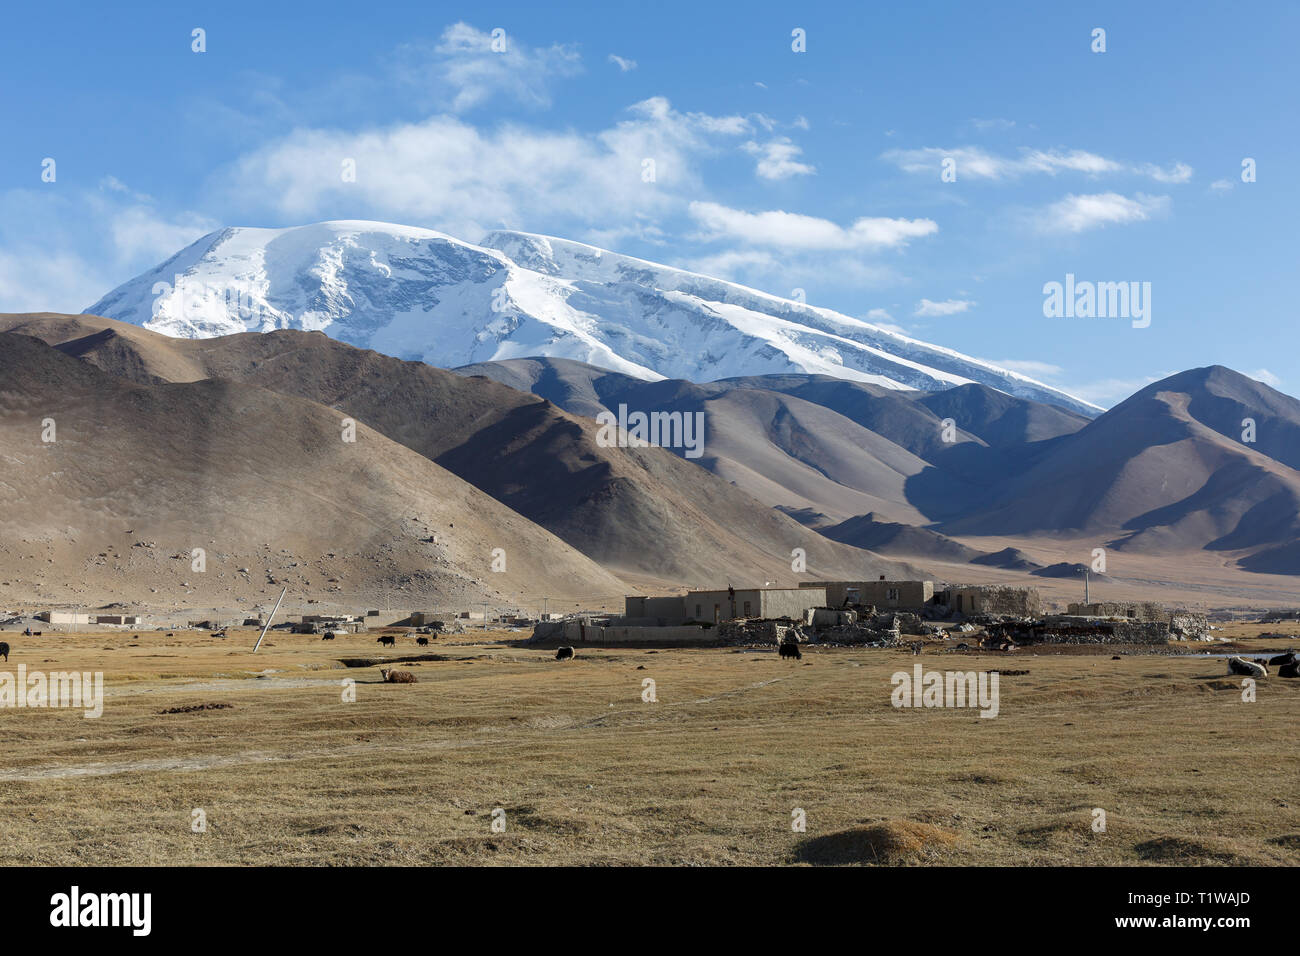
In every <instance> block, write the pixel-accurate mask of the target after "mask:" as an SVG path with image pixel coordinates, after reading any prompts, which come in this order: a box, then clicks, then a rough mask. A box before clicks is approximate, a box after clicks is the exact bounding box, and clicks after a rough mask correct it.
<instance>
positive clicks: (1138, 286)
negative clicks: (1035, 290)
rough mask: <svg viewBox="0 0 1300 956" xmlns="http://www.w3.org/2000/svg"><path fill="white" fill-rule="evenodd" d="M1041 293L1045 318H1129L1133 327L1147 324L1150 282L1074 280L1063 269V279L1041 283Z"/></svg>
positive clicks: (1149, 312)
mask: <svg viewBox="0 0 1300 956" xmlns="http://www.w3.org/2000/svg"><path fill="white" fill-rule="evenodd" d="M1043 295H1044V296H1045V298H1044V299H1043V315H1044V316H1046V317H1047V318H1049V319H1062V318H1064V319H1132V320H1133V328H1135V329H1145V328H1146V327H1147V326H1148V325H1150V324H1151V283H1150V282H1089V281H1087V280H1083V281H1076V280H1075V278H1074V273H1073V272H1067V273H1066V274H1065V282H1064V283H1061V282H1048V283H1046V284H1044V286H1043Z"/></svg>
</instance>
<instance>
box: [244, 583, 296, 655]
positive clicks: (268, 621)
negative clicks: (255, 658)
mask: <svg viewBox="0 0 1300 956" xmlns="http://www.w3.org/2000/svg"><path fill="white" fill-rule="evenodd" d="M288 593H289V589H288V588H287V587H286V588H285V589H284V590H283V591H281V592H280V601H283V600H284V596H285V595H286V594H288ZM280 601H276V602H275V607H274V608H272V609H271V616H270V617H268V618H267V619H266V624H265V625H263V626H262V633H261V634H259V635H257V643H256V644H254V645H253V653H254V654H256V653H257V649H258V648H259V647H261V646H262V638H264V637H266V632H267V631H268V630H270V628H271V622H272V621H273V620H275V612H276V611H278V610H280Z"/></svg>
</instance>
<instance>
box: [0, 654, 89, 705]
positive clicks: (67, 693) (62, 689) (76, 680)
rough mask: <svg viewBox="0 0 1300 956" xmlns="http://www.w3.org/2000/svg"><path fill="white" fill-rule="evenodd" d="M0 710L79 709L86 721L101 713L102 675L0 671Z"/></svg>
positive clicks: (24, 667) (20, 667) (22, 666)
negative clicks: (87, 718)
mask: <svg viewBox="0 0 1300 956" xmlns="http://www.w3.org/2000/svg"><path fill="white" fill-rule="evenodd" d="M0 707H80V708H82V709H84V710H85V716H87V717H89V718H95V717H100V716H102V715H103V713H104V672H103V671H95V672H94V673H91V672H90V671H85V672H84V673H83V672H81V671H52V672H51V673H49V674H46V673H45V672H44V671H31V672H28V670H27V665H26V664H19V665H18V674H17V676H16V677H15V675H14V674H13V673H11V672H10V671H0Z"/></svg>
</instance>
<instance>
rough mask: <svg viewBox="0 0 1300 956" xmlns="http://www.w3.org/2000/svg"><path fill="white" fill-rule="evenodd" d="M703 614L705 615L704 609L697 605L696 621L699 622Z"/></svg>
mask: <svg viewBox="0 0 1300 956" xmlns="http://www.w3.org/2000/svg"><path fill="white" fill-rule="evenodd" d="M703 613H704V608H703V607H702V606H700V605H699V604H697V605H695V619H696V620H697V621H698V620H699V619H700V615H701V614H703Z"/></svg>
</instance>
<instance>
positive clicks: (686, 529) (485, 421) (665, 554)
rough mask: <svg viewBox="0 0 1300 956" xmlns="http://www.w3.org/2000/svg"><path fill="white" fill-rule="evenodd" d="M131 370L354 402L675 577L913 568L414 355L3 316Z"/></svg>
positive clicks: (473, 475) (293, 336)
mask: <svg viewBox="0 0 1300 956" xmlns="http://www.w3.org/2000/svg"><path fill="white" fill-rule="evenodd" d="M6 325H8V326H12V327H19V326H21V327H23V328H24V329H26V330H27V331H29V332H31V333H33V334H38V335H40V336H41V337H42V338H44V339H45V340H46V341H49V342H51V343H53V344H56V345H58V347H59V348H60V349H61V350H63V351H65V352H68V353H69V354H75V355H77V356H78V357H79V358H81V359H82V360H84V361H85V362H88V363H92V364H95V365H98V366H100V367H101V368H104V369H106V370H107V371H110V372H112V373H113V374H116V375H121V376H123V377H125V378H128V379H131V380H133V381H156V380H158V379H160V378H166V377H167V376H169V375H183V376H185V377H187V378H190V379H193V378H195V377H201V378H206V377H211V378H215V379H221V380H225V381H231V382H243V383H248V384H252V385H257V386H260V387H262V388H266V389H269V390H272V391H277V392H281V393H286V394H292V395H297V396H300V397H303V398H306V399H309V400H310V401H312V402H316V403H319V404H322V405H325V406H328V407H330V408H334V409H338V410H340V411H345V412H346V413H347V414H349V415H352V416H353V417H355V418H356V419H357V420H358V421H360V422H363V423H365V424H366V425H369V426H370V427H372V428H374V429H375V430H376V431H378V432H380V433H382V434H383V435H385V436H386V437H388V438H390V439H392V440H393V441H396V442H399V443H400V444H403V445H405V446H406V447H408V448H410V449H412V450H414V451H416V452H418V453H419V454H420V455H422V456H424V457H426V458H428V459H430V460H432V461H435V462H437V463H438V464H439V465H441V466H443V467H444V468H446V469H448V470H449V471H451V472H453V473H455V474H456V475H458V476H460V477H461V478H463V479H464V480H466V481H468V482H469V483H471V484H473V485H474V486H475V487H477V488H479V489H481V490H483V491H485V492H487V493H488V494H490V495H492V496H493V497H494V498H496V499H497V500H498V501H500V502H502V503H504V504H506V505H508V506H509V507H510V508H511V509H513V510H515V511H517V512H519V513H520V514H522V515H523V516H525V517H527V518H528V519H530V520H532V521H534V522H536V523H537V524H540V525H542V526H543V527H545V528H547V529H548V530H550V531H552V532H553V533H554V534H556V535H558V536H559V537H560V538H562V539H564V540H565V541H567V542H568V543H570V544H571V545H573V546H574V547H575V548H577V549H578V550H580V551H582V552H583V553H584V554H586V555H587V556H589V557H591V558H592V559H593V560H595V561H597V562H599V563H600V564H602V565H603V566H605V567H606V568H608V569H611V570H613V571H615V572H616V573H632V574H635V575H637V576H639V578H642V579H655V580H661V581H664V582H673V583H680V582H687V583H700V584H704V583H707V582H715V581H716V580H717V579H718V577H719V575H725V576H731V577H732V578H733V579H736V580H745V579H749V580H759V581H762V580H779V581H786V582H792V581H794V580H796V576H795V575H794V574H793V573H792V572H791V570H790V567H791V560H792V558H791V553H792V551H793V550H794V549H795V548H801V549H803V550H804V551H805V552H806V560H807V566H808V570H809V572H810V573H814V574H818V575H827V574H841V573H843V574H850V573H853V574H861V573H864V571H874V572H878V573H891V574H901V573H910V572H908V570H907V569H906V568H905V567H904V566H903V565H901V564H900V563H898V562H894V561H888V560H885V559H882V558H880V557H879V556H877V555H873V554H871V553H868V552H863V551H861V550H859V549H855V548H852V547H849V546H846V545H843V544H839V543H837V542H833V541H829V540H827V539H825V538H823V537H822V536H820V535H818V534H815V533H814V532H811V531H809V530H808V529H806V528H804V527H802V526H801V525H800V524H799V523H798V522H796V521H794V520H793V519H791V518H789V517H787V516H786V515H784V514H782V513H780V512H777V511H774V510H772V509H771V508H768V507H765V506H764V505H763V504H762V503H761V502H759V501H756V500H754V498H752V497H750V496H749V495H748V494H745V493H744V492H743V491H741V490H740V489H738V488H736V487H734V486H733V485H731V484H729V483H728V482H726V481H720V480H718V479H717V478H715V477H714V476H712V475H710V474H708V473H707V472H705V471H703V470H701V469H699V468H697V467H696V466H695V465H694V464H693V463H691V462H689V461H686V460H683V459H681V458H678V457H677V456H675V455H674V454H672V453H671V452H669V451H667V450H665V449H661V448H652V447H642V448H618V447H610V448H606V447H601V446H600V444H598V442H597V438H596V436H597V432H598V426H597V425H596V424H595V423H594V422H592V421H590V420H588V419H584V418H579V417H576V416H574V415H571V414H568V413H566V412H564V411H563V410H561V409H559V408H557V407H555V406H554V405H553V404H552V403H550V402H549V401H546V400H544V399H540V398H537V397H535V396H532V395H529V394H526V393H522V392H519V391H517V390H515V389H512V388H509V387H506V386H503V385H501V384H498V383H496V382H492V381H489V380H487V379H484V378H475V377H466V376H462V375H456V374H454V373H451V372H447V371H445V370H442V369H437V368H434V367H432V366H429V365H425V364H423V363H419V362H404V361H401V360H399V359H394V358H391V357H389V356H385V355H381V354H379V353H377V352H371V351H365V350H361V349H357V348H354V347H352V346H349V345H345V344H343V343H340V342H337V341H335V340H332V339H329V338H327V337H326V336H324V335H322V334H319V333H309V332H296V331H282V332H273V333H265V334H263V333H246V334H242V335H232V336H225V337H221V338H216V339H203V340H184V339H170V338H167V337H165V336H161V335H156V334H154V333H150V332H147V331H145V330H143V329H140V328H137V327H134V326H129V325H124V324H123V323H118V322H114V321H112V320H109V319H103V318H99V317H94V316H71V317H65V318H64V319H60V318H59V317H54V316H9V317H0V328H4V327H6Z"/></svg>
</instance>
